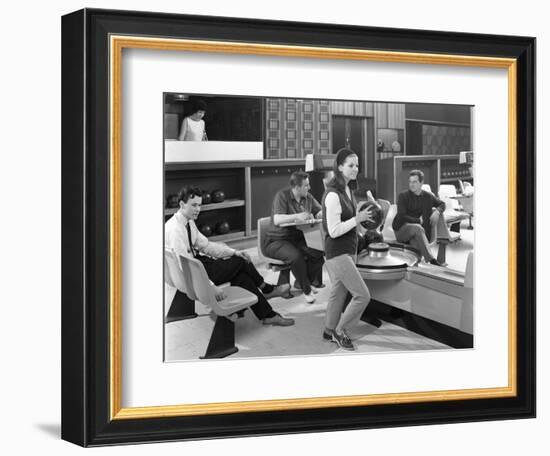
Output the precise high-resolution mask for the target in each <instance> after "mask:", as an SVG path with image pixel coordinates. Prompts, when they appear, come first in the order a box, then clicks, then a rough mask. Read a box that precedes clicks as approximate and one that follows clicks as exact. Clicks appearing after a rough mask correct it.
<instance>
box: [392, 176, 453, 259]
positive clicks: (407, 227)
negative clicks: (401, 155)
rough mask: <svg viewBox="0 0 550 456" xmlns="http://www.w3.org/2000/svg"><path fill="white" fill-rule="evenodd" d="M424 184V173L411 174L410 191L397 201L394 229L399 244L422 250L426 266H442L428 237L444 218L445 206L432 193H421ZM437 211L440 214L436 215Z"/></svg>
mask: <svg viewBox="0 0 550 456" xmlns="http://www.w3.org/2000/svg"><path fill="white" fill-rule="evenodd" d="M423 182H424V173H423V172H422V171H420V170H418V169H414V170H412V171H411V172H410V173H409V190H407V191H404V192H402V193H400V194H399V196H398V198H397V215H396V216H395V218H394V219H393V224H392V228H393V230H394V231H395V238H396V239H397V240H398V241H399V242H403V243H406V244H410V245H411V246H412V247H414V248H416V249H417V250H419V251H420V253H421V254H422V256H423V257H424V260H425V261H426V262H427V263H431V264H434V265H437V266H441V264H440V263H439V262H438V261H437V260H436V259H435V258H434V256H433V255H432V252H431V251H430V248H429V242H430V239H429V237H430V236H431V233H432V226H433V225H434V224H437V223H438V222H439V219H440V218H442V217H443V216H442V215H441V214H442V213H443V211H445V203H444V202H443V201H441V200H440V199H438V198H437V197H436V196H435V195H434V194H433V193H430V192H426V191H424V190H422V183H423ZM434 208H435V209H437V210H435V211H434Z"/></svg>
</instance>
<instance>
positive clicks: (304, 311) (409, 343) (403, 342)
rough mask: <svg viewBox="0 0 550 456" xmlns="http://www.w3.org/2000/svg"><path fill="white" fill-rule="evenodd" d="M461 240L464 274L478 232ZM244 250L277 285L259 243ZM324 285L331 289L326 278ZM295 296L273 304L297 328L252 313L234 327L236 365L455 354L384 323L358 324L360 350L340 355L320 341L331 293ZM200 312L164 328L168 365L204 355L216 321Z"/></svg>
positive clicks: (452, 262) (456, 253)
mask: <svg viewBox="0 0 550 456" xmlns="http://www.w3.org/2000/svg"><path fill="white" fill-rule="evenodd" d="M461 235H462V239H461V240H460V241H459V242H457V243H455V244H451V245H449V246H448V248H447V263H448V267H450V268H452V269H457V270H459V271H464V270H465V267H466V258H467V255H468V253H469V252H470V251H471V250H472V249H473V237H474V231H473V230H467V229H465V227H463V229H462V230H461ZM243 247H246V248H245V250H246V251H247V252H248V253H249V254H250V256H251V257H252V260H253V262H254V264H255V265H256V267H257V268H258V271H259V272H260V274H262V276H263V277H264V278H265V280H266V282H271V283H276V282H277V277H278V273H275V272H272V271H270V270H268V269H267V267H266V264H265V263H261V262H260V261H259V260H258V254H257V249H256V245H255V242H254V241H252V242H250V241H249V242H248V245H246V244H245V245H241V246H240V248H243ZM434 253H436V252H434ZM324 281H325V283H328V276H327V274H326V272H325V276H324ZM293 294H294V295H295V296H294V297H293V298H292V299H284V298H274V299H271V300H270V303H271V305H272V306H273V307H274V309H275V310H276V311H277V312H280V313H281V314H283V315H285V316H288V317H292V318H294V319H295V321H296V323H295V325H294V326H290V327H284V328H282V327H271V326H263V325H262V324H261V323H260V322H259V321H258V320H257V319H256V318H255V316H254V314H253V313H252V312H251V311H246V312H245V315H244V317H243V318H240V319H238V320H237V321H236V323H235V344H236V346H237V348H238V349H239V351H238V352H237V353H235V354H233V355H231V358H232V359H234V358H253V357H264V356H307V355H327V354H333V353H335V354H337V353H345V354H350V353H366V352H368V353H372V352H400V351H411V350H441V349H451V348H450V347H448V346H447V345H444V344H442V343H439V342H437V341H434V340H432V339H429V338H427V337H423V336H421V335H418V334H416V333H414V332H411V331H408V330H407V329H404V328H402V327H400V326H396V325H393V324H391V323H387V322H384V324H383V325H382V327H380V328H375V327H373V326H371V325H369V324H367V323H364V322H360V323H359V324H358V326H357V327H356V328H354V329H353V330H352V331H350V336H351V337H352V338H353V339H354V343H355V345H356V348H357V350H356V351H355V352H349V351H346V350H342V349H340V348H338V347H337V345H335V344H334V343H331V342H326V341H324V340H323V339H322V332H323V328H324V316H325V308H326V304H327V298H328V287H325V288H323V289H321V290H320V291H319V293H318V295H317V299H316V302H315V303H313V304H308V303H306V302H305V300H304V298H303V295H301V294H299V292H298V291H297V290H293ZM165 298H166V300H167V302H168V303H169V302H171V299H172V296H171V293H170V292H169V291H168V292H167V293H166V296H165ZM196 311H197V313H198V314H199V316H198V317H197V318H194V319H190V320H182V321H177V322H173V323H169V324H166V325H165V360H166V361H168V362H170V361H185V360H197V359H198V358H199V356H201V355H203V354H204V352H205V350H206V346H207V344H208V340H209V338H210V334H211V332H212V328H213V326H214V320H213V318H211V317H210V315H209V311H208V309H206V308H205V307H204V306H202V305H201V304H200V303H197V304H196Z"/></svg>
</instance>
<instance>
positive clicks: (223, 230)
mask: <svg viewBox="0 0 550 456" xmlns="http://www.w3.org/2000/svg"><path fill="white" fill-rule="evenodd" d="M229 229H230V227H229V223H227V222H226V221H225V220H223V221H221V222H218V223H216V233H218V234H227V233H229Z"/></svg>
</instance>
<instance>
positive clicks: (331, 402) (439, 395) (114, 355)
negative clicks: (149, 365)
mask: <svg viewBox="0 0 550 456" xmlns="http://www.w3.org/2000/svg"><path fill="white" fill-rule="evenodd" d="M124 49H153V50H159V51H194V52H209V53H230V54H253V55H266V56H286V57H300V58H317V59H327V60H331V59H338V60H366V61H374V62H395V63H415V64H427V65H453V66H470V67H483V68H503V69H507V71H508V189H509V190H508V385H507V386H506V387H495V388H479V389H462V390H443V391H426V392H403V393H390V394H370V395H353V396H327V397H314V398H293V399H275V400H261V401H244V402H221V403H220V402H219V403H206V404H182V405H170V406H149V407H125V408H123V407H122V359H121V357H122V336H121V332H122V255H121V245H122V244H121V239H122V215H121V214H122V207H121V201H122V198H121V196H122V192H121V190H122V184H121V182H122V179H121V177H122V159H121V157H122V154H121V152H122V144H121V126H122V112H121V106H122V104H121V93H122V74H121V70H122V69H121V66H122V52H123V50H124ZM109 52H110V56H109V57H110V69H109V70H110V84H109V87H110V90H109V106H110V118H109V126H110V154H109V156H110V201H109V202H110V243H109V250H110V252H109V253H110V296H109V299H110V302H109V314H110V341H109V343H110V344H109V353H110V369H109V370H110V378H109V384H110V415H111V419H112V420H121V419H138V418H143V419H145V418H161V417H177V416H198V415H215V414H226V413H242V412H266V411H281V410H300V409H302V410H303V409H315V408H330V407H353V406H366V405H380V404H397V403H399V404H401V403H415V402H425V401H450V400H468V399H490V398H503V397H514V396H516V395H517V369H516V367H517V333H516V324H517V247H516V246H517V227H516V226H517V200H516V191H515V189H516V183H517V61H516V59H512V58H497V57H483V56H466V55H452V54H429V53H413V52H410V53H409V52H389V51H374V50H363V49H345V48H344V49H341V48H325V47H309V46H291V45H273V44H257V43H243V42H227V41H205V40H186V39H172V38H152V37H140V36H124V35H111V36H110V43H109Z"/></svg>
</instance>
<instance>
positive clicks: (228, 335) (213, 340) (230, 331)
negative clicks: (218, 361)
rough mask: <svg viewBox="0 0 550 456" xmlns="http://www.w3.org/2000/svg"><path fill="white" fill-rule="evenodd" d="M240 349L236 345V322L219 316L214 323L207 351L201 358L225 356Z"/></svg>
mask: <svg viewBox="0 0 550 456" xmlns="http://www.w3.org/2000/svg"><path fill="white" fill-rule="evenodd" d="M238 351H239V349H238V348H237V347H235V323H234V322H232V321H231V320H229V319H227V318H225V317H221V316H218V317H217V318H216V323H214V329H213V330H212V335H211V336H210V342H208V347H207V348H206V353H205V354H204V356H201V357H200V359H213V358H225V357H226V356H229V355H232V354H233V353H237V352H238Z"/></svg>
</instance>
